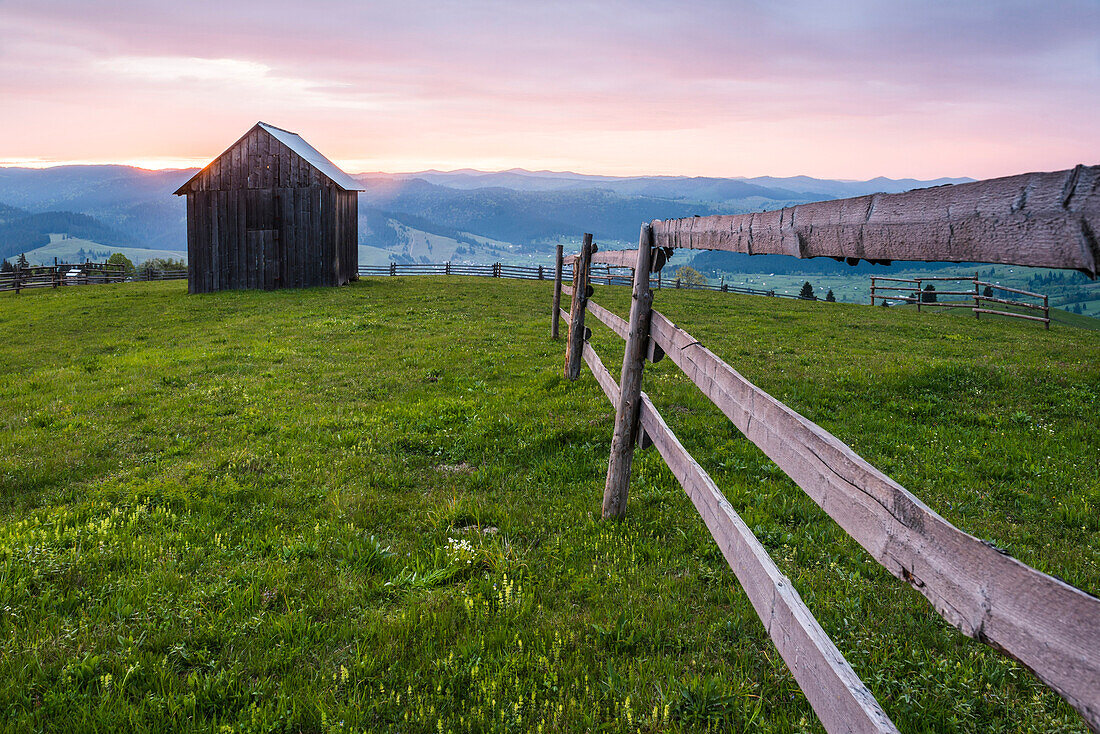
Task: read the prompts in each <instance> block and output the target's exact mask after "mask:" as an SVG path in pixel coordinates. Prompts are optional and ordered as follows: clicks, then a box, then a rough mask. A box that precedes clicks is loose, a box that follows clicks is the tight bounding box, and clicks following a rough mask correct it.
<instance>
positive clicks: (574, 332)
mask: <svg viewBox="0 0 1100 734" xmlns="http://www.w3.org/2000/svg"><path fill="white" fill-rule="evenodd" d="M595 250H596V247H595V245H593V244H592V235H591V234H589V233H588V232H585V233H584V240H583V241H582V242H581V251H580V254H579V255H578V256H577V258H576V259H575V260H573V300H572V302H571V303H570V305H569V341H568V342H567V343H566V345H565V377H566V379H569V380H576V379H577V378H578V377H580V375H581V357H582V355H583V353H584V340H585V331H586V329H585V328H584V310H585V309H586V308H587V307H588V296H589V292H588V291H589V288H590V287H591V286H589V284H588V280H589V278H588V276H589V265H590V264H591V263H592V253H593V252H594V251H595Z"/></svg>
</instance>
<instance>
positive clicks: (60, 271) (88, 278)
mask: <svg viewBox="0 0 1100 734" xmlns="http://www.w3.org/2000/svg"><path fill="white" fill-rule="evenodd" d="M185 277H186V276H185ZM124 278H125V276H124V274H123V270H122V266H121V265H108V264H106V263H79V264H64V263H58V264H55V265H36V266H32V267H29V268H16V269H15V270H9V271H7V272H2V273H0V291H15V292H16V293H18V292H20V291H22V290H26V289H30V288H57V287H59V286H67V285H91V284H100V283H119V282H121V281H122V280H124Z"/></svg>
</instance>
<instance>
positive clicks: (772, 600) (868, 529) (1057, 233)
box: [551, 166, 1100, 732]
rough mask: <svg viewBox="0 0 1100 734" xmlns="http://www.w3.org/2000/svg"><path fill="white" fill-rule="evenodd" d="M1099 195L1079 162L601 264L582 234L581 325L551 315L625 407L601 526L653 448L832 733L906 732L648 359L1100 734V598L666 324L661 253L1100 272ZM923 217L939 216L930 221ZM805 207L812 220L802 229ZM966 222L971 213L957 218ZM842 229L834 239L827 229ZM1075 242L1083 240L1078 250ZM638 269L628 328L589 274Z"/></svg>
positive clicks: (619, 508)
mask: <svg viewBox="0 0 1100 734" xmlns="http://www.w3.org/2000/svg"><path fill="white" fill-rule="evenodd" d="M1098 183H1100V167H1091V168H1085V167H1082V166H1079V167H1078V168H1077V169H1074V170H1073V171H1063V172H1059V173H1057V174H1027V175H1025V176H1018V177H1012V178H1008V179H998V180H994V181H981V182H977V183H974V184H963V185H959V186H945V187H937V188H935V189H929V190H921V191H913V192H908V193H905V194H896V195H878V196H875V197H859V198H857V199H849V200H840V201H831V202H822V203H821V204H808V205H801V206H797V207H791V208H789V209H784V210H781V211H779V212H766V213H762V214H759V215H738V216H737V217H725V216H720V217H697V218H691V219H682V220H673V221H660V220H658V221H654V222H653V223H652V224H651V225H644V226H643V227H642V232H641V237H640V241H639V247H638V249H637V250H635V251H627V252H624V251H617V252H611V253H599V252H598V248H597V247H596V246H595V245H594V244H593V243H592V237H591V235H585V237H584V240H583V244H582V246H581V250H580V252H579V253H578V254H577V255H576V256H575V258H574V261H573V262H574V268H573V274H572V286H565V285H563V283H562V278H557V279H556V280H555V285H554V300H555V306H556V304H557V303H559V301H560V295H561V294H562V293H565V294H567V295H569V296H570V297H571V302H570V308H569V311H568V312H567V311H565V310H564V309H561V308H556V310H555V311H554V312H553V314H552V318H551V322H552V323H551V333H552V334H557V331H558V322H559V320H565V322H566V323H567V324H568V326H569V334H568V338H567V342H566V355H565V375H566V377H567V378H569V379H576V378H577V377H578V376H579V374H580V369H581V367H580V365H581V362H582V361H583V362H584V363H586V364H587V365H588V367H589V369H590V370H591V371H592V374H593V375H594V376H595V378H596V381H597V382H598V383H599V385H600V387H601V388H602V390H603V392H604V393H605V394H606V395H607V397H608V399H609V400H610V401H611V402H612V404H613V405H614V406H615V424H614V430H613V434H612V440H611V454H610V457H609V460H608V469H607V476H606V481H605V485H604V497H603V516H604V517H605V518H620V517H622V516H623V515H624V514H625V512H626V504H627V496H628V489H629V482H630V468H631V463H632V458H633V452H634V448H635V446H641V447H643V448H644V447H645V446H647V445H652V446H655V447H656V448H657V451H658V452H659V453H660V455H661V457H662V458H663V459H664V460H665V463H666V464H667V465H668V467H669V469H670V470H671V471H672V473H673V474H674V475H675V476H676V478H677V480H678V481H679V482H680V484H681V486H682V487H683V488H684V491H685V492H686V493H687V495H688V496H689V497H690V498H691V501H692V502H693V504H694V505H695V507H696V509H697V510H698V512H699V514H700V515H701V516H702V518H703V521H704V522H705V523H706V526H707V528H708V529H709V530H710V532H711V535H712V536H713V537H714V539H715V541H716V542H717V543H718V545H719V547H720V549H721V551H722V553H723V555H724V556H725V558H726V560H727V561H728V563H729V565H730V567H731V568H732V569H733V571H734V573H735V574H736V576H737V578H738V580H739V581H740V582H741V585H742V587H743V588H744V590H745V593H746V595H747V596H748V598H749V600H750V602H751V603H752V605H753V608H754V609H755V610H756V612H757V614H758V615H759V616H760V619H761V621H763V623H764V626H765V628H766V629H767V631H768V634H769V636H770V637H771V639H772V641H773V642H774V643H775V646H776V648H777V649H778V651H779V653H780V655H781V656H782V657H783V660H784V661H785V662H786V664H787V666H788V668H789V669H790V671H791V673H792V674H793V676H794V678H795V680H796V681H797V682H798V685H799V686H800V687H801V689H802V691H803V693H804V694H805V695H806V698H807V700H808V701H809V702H810V705H811V706H812V707H813V709H814V711H815V712H816V713H817V715H818V717H819V718H820V720H821V722H822V724H823V725H824V726H825V729H826V730H828V731H830V732H853V731H854V732H893V731H896V727H895V726H894V724H893V723H892V722H891V720H890V718H889V717H888V716H887V714H886V712H885V711H884V710H883V709H882V707H881V706H880V705H879V703H878V702H877V701H876V700H875V698H874V696H873V695H872V694H871V692H870V690H869V689H868V688H867V687H866V686H865V685H864V684H863V682H862V681H860V679H859V678H858V676H857V675H856V674H855V672H854V671H853V670H852V668H851V666H850V665H849V664H848V662H847V661H846V660H845V659H844V656H843V655H842V654H841V652H840V651H839V650H838V649H837V647H836V646H835V645H834V644H833V642H832V641H831V640H830V639H829V637H828V635H827V634H826V633H825V632H824V630H823V629H822V628H821V626H820V624H818V622H817V620H816V619H814V617H813V615H812V614H811V612H810V611H809V609H808V608H807V607H806V605H805V604H804V603H803V601H802V599H801V598H800V597H799V595H798V592H797V591H796V590H795V589H794V587H793V586H792V585H791V582H790V580H789V579H787V578H785V577H784V576H783V575H782V574H781V573H780V571H779V569H778V568H777V567H776V565H775V563H774V561H772V559H771V558H770V556H769V555H768V553H767V551H766V550H765V549H764V547H763V545H762V544H761V543H760V541H759V540H758V539H757V538H756V537H754V535H753V534H752V532H751V530H749V528H748V526H747V525H746V524H745V522H744V521H743V520H742V519H741V518H740V516H738V514H737V512H736V511H735V510H734V509H733V507H732V505H730V503H729V502H728V501H727V500H726V499H725V497H724V496H723V495H722V493H721V490H719V488H718V487H717V485H716V484H715V483H714V481H713V480H712V479H711V477H710V476H709V475H708V474H707V473H706V471H704V470H703V468H702V467H701V466H700V465H699V463H698V462H696V461H695V460H694V459H693V458H692V457H691V455H690V454H689V453H688V452H687V450H686V449H685V448H684V447H683V445H682V444H681V443H680V442H679V440H678V439H677V438H676V436H675V434H674V433H673V432H672V431H671V430H670V429H669V427H668V425H667V424H666V423H665V422H664V420H663V418H662V417H661V415H660V413H659V412H658V411H657V409H656V407H655V406H654V404H653V402H652V401H651V400H650V399H649V397H648V396H647V395H646V394H645V393H644V392H642V391H641V380H642V372H643V366H644V363H645V362H646V361H650V362H656V361H658V360H660V359H661V358H663V357H664V356H665V355H667V356H668V357H669V359H671V360H672V362H673V363H674V364H676V365H677V366H678V367H679V368H680V369H681V370H682V371H683V372H684V374H685V375H687V377H688V378H690V379H691V380H692V381H693V382H694V383H695V384H696V386H698V387H699V389H700V390H701V391H702V392H703V394H704V395H705V396H706V397H707V398H708V399H710V400H711V401H712V402H713V403H714V404H715V405H716V406H717V407H718V408H719V409H720V410H721V411H722V413H723V414H724V415H725V416H726V417H727V418H728V419H729V420H730V421H731V422H732V423H733V424H734V425H735V426H736V427H737V428H738V429H739V430H740V431H742V432H743V433H744V434H745V436H746V437H747V438H748V439H749V440H750V441H752V442H753V443H754V444H755V445H756V446H758V447H759V448H760V449H761V450H762V451H763V452H764V453H765V454H766V455H767V456H768V457H769V458H770V459H771V460H772V461H774V462H775V463H776V464H777V465H778V466H779V467H780V468H781V469H782V470H783V471H784V472H785V473H786V474H787V475H788V476H789V477H790V478H791V479H793V480H794V482H795V483H796V484H797V485H798V486H799V487H800V488H801V489H802V490H803V491H804V492H806V494H807V495H808V496H809V497H810V498H811V499H813V500H814V502H816V503H817V504H818V505H819V506H820V507H821V509H822V510H824V511H825V512H826V513H827V514H828V515H829V516H830V517H832V518H833V519H834V520H835V521H836V522H837V524H839V525H840V526H841V528H843V529H844V531H845V532H847V533H848V534H849V535H850V536H852V538H853V539H854V540H856V541H857V542H858V543H859V544H860V545H861V546H863V548H865V549H866V550H867V552H868V553H870V555H871V556H872V557H873V558H875V559H876V560H877V561H878V562H879V563H881V564H882V566H883V567H884V568H886V569H887V570H888V571H889V572H890V573H891V574H893V575H894V576H896V577H897V578H898V579H901V580H903V581H905V582H907V583H909V584H910V585H911V586H912V587H913V588H914V589H916V590H917V591H919V592H920V593H921V594H923V595H924V596H925V598H927V599H928V601H929V602H930V603H931V604H932V606H933V608H934V609H935V610H936V611H937V612H938V613H939V614H940V615H941V616H942V617H943V618H944V619H945V620H946V621H947V622H949V623H951V624H952V625H954V626H955V627H956V628H958V629H959V630H960V631H961V632H963V634H965V635H967V636H969V637H971V638H973V639H976V640H979V641H981V642H984V643H986V644H988V645H990V646H991V647H993V648H994V649H997V650H999V651H1001V652H1002V653H1004V654H1006V655H1008V656H1010V657H1012V658H1014V659H1016V660H1018V661H1020V662H1021V663H1022V664H1023V665H1025V666H1026V667H1027V668H1028V669H1030V670H1031V671H1033V672H1034V673H1035V675H1036V676H1037V677H1038V678H1039V679H1040V680H1041V681H1043V682H1044V683H1045V684H1046V685H1047V686H1049V687H1050V688H1051V689H1053V690H1054V691H1056V692H1057V693H1058V694H1059V695H1061V696H1062V697H1063V698H1064V699H1065V700H1066V701H1067V702H1068V703H1069V704H1070V705H1071V706H1073V708H1074V709H1076V710H1077V711H1078V713H1080V715H1081V716H1082V718H1083V719H1084V721H1085V722H1086V724H1087V725H1088V726H1089V728H1090V729H1092V730H1093V731H1098V732H1100V600H1098V599H1097V598H1096V597H1093V596H1090V595H1089V594H1086V593H1085V592H1083V591H1081V590H1079V589H1076V588H1074V587H1072V586H1070V585H1068V584H1066V583H1064V582H1062V581H1060V580H1059V579H1056V578H1054V577H1052V576H1049V575H1047V574H1044V573H1041V572H1039V571H1037V570H1035V569H1033V568H1031V567H1029V566H1027V565H1025V564H1023V563H1021V562H1019V561H1017V560H1016V559H1014V558H1012V557H1010V556H1009V555H1007V554H1005V553H1004V552H1003V551H1001V550H999V549H997V548H995V547H993V546H991V545H990V544H988V543H986V542H984V541H982V540H980V539H978V538H976V537H974V536H972V535H969V534H967V533H965V532H963V531H962V530H959V529H958V528H956V527H955V526H953V525H951V523H949V522H947V521H946V520H945V519H944V518H942V517H940V516H939V515H938V514H936V513H935V512H934V511H933V510H932V509H931V508H929V507H928V506H927V505H925V504H924V503H923V502H921V501H920V499H918V498H917V497H916V496H915V495H913V494H912V493H911V492H909V491H908V490H906V489H905V488H904V487H902V486H901V485H899V484H898V483H897V482H895V481H894V480H892V479H890V478H889V477H888V476H886V475H885V474H883V473H882V472H880V471H879V470H878V469H876V468H874V467H873V466H871V464H869V463H868V462H867V461H865V460H864V459H863V458H862V457H860V456H859V455H858V454H856V453H855V452H854V451H853V450H852V449H851V448H849V447H848V446H846V445H845V444H844V443H843V442H842V441H840V440H839V439H838V438H836V437H835V436H833V435H831V434H830V433H829V432H828V431H825V430H824V429H823V428H821V427H820V426H818V425H816V424H814V423H813V422H811V421H810V420H808V419H807V418H805V417H803V416H801V415H799V414H798V413H797V412H795V411H794V410H792V409H791V408H789V407H787V406H786V405H784V404H783V403H781V402H780V401H778V400H776V399H775V398H773V397H772V396H770V395H768V394H767V393H766V392H764V391H763V390H761V389H760V388H759V387H757V386H756V385H753V384H752V383H751V382H749V381H748V380H746V379H745V378H744V377H743V376H742V375H740V374H739V373H738V372H737V371H736V370H734V369H733V368H732V367H730V366H729V365H728V364H726V363H725V362H723V361H722V360H721V359H719V358H718V357H717V356H716V355H714V354H713V353H712V352H711V351H709V350H708V349H707V348H706V347H704V346H703V345H702V344H701V343H699V341H698V340H696V339H694V338H693V337H692V336H691V335H690V334H688V333H687V332H686V331H684V330H683V329H681V328H679V327H678V326H676V325H675V324H673V323H672V322H671V321H670V320H669V319H668V318H666V317H665V316H664V315H663V314H661V313H660V312H658V311H655V310H653V308H652V299H653V294H652V290H651V279H650V273H651V271H652V270H654V269H657V270H659V269H660V266H661V264H662V263H663V261H664V260H665V259H666V258H667V254H668V253H667V252H662V249H663V248H669V247H696V248H707V247H715V248H716V249H733V250H736V251H741V252H746V251H747V252H749V253H750V254H751V253H753V252H775V251H777V250H782V251H783V253H784V254H794V255H801V256H806V257H812V256H817V255H829V256H839V257H844V258H851V259H853V260H854V259H857V258H860V257H868V256H870V257H873V258H875V259H876V260H891V259H906V260H953V261H964V262H1002V263H1009V264H1016V265H1045V266H1048V267H1063V268H1076V269H1079V270H1083V271H1085V272H1088V273H1089V274H1090V275H1095V273H1096V264H1097V258H1100V246H1097V243H1096V238H1095V237H1094V236H1093V234H1092V233H1094V232H1098V231H1100V186H1097V184H1098ZM1021 187H1022V188H1021ZM926 205H927V206H929V207H932V208H931V209H930V210H928V211H925V210H924V209H923V208H922V207H924V206H926ZM807 211H808V212H809V214H811V215H812V216H803V213H805V212H807ZM957 211H960V212H968V214H965V215H963V216H962V218H961V219H960V217H959V216H958V215H955V217H954V219H951V220H950V221H948V220H949V219H950V214H951V212H957ZM899 212H901V213H905V217H903V220H904V221H900V222H899V221H898V220H897V216H896V215H897V213H899ZM969 212H972V213H974V214H981V215H982V216H979V217H975V216H972V215H971V214H970V213H969ZM1021 212H1023V214H1021ZM857 215H858V216H857ZM876 217H877V218H882V217H885V218H886V219H887V220H889V222H891V223H892V224H893V226H890V227H886V226H880V225H881V222H877V221H876ZM807 220H808V221H807ZM796 221H797V224H796ZM906 221H908V222H909V224H906ZM830 222H831V223H832V224H831V225H830V224H829V223H830ZM830 226H832V230H831V233H830V232H823V230H827V229H828V227H830ZM811 230H812V231H811ZM1013 232H1014V233H1015V234H1012V233H1013ZM1038 235H1042V236H1038ZM1062 235H1065V236H1072V237H1073V238H1075V239H1072V241H1071V242H1069V243H1068V244H1067V243H1066V242H1065V241H1063V240H1062V239H1060V237H1061V236H1062ZM849 237H850V238H851V239H846V238H849ZM1082 244H1083V245H1084V246H1085V249H1082V247H1081V245H1082ZM738 248H741V249H738ZM630 259H633V266H634V273H635V277H634V281H633V297H632V301H631V307H630V316H629V319H623V318H621V317H620V316H618V315H616V314H614V313H612V312H610V311H608V310H607V309H605V308H603V307H601V306H599V305H598V304H596V303H594V302H592V301H591V300H590V299H591V297H592V296H593V290H592V287H591V282H592V281H591V277H592V275H591V267H592V264H593V263H594V262H605V263H613V264H618V265H623V264H625V263H626V262H628V261H629V260H630ZM559 262H560V255H559ZM586 313H590V314H592V315H593V316H594V317H595V318H596V319H597V320H598V321H600V322H601V323H603V324H604V325H606V326H607V327H608V328H610V329H611V330H612V331H613V332H614V333H615V334H617V335H618V336H619V337H621V338H623V339H624V340H625V342H626V344H625V349H624V352H623V362H622V369H621V372H620V378H619V381H618V383H616V381H615V379H614V377H613V376H612V375H611V373H610V372H609V371H608V370H607V368H605V367H604V365H603V364H602V362H601V361H600V359H599V356H598V355H597V354H596V353H595V351H593V349H592V347H591V346H590V345H589V344H588V341H587V339H588V335H590V333H591V332H590V330H589V329H587V328H586V327H585V315H586Z"/></svg>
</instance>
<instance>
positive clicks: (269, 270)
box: [176, 122, 363, 293]
mask: <svg viewBox="0 0 1100 734" xmlns="http://www.w3.org/2000/svg"><path fill="white" fill-rule="evenodd" d="M362 190H363V187H362V186H361V185H360V184H359V183H358V182H357V181H356V180H355V179H353V178H352V177H351V176H349V175H348V174H346V173H344V172H343V171H341V170H340V169H339V168H337V167H336V165H335V164H334V163H333V162H332V161H330V160H329V159H328V158H325V157H324V156H323V155H321V154H320V153H319V152H318V151H317V150H316V149H315V148H314V147H313V146H312V145H310V144H309V143H307V142H306V141H305V140H302V138H300V137H299V136H298V135H296V134H295V133H292V132H288V131H286V130H282V129H280V128H277V127H275V126H273V125H268V124H266V123H263V122H258V123H256V125H255V126H254V127H253V128H252V129H251V130H249V131H248V132H247V133H245V134H244V137H242V138H241V139H240V140H238V141H237V142H236V143H234V144H233V145H231V146H230V147H229V149H228V150H226V151H225V152H224V153H222V154H221V155H220V156H218V157H217V158H215V159H214V160H213V161H212V162H211V163H210V165H208V166H207V167H206V168H204V169H202V170H201V171H199V172H198V173H196V174H195V175H194V176H193V177H192V178H191V179H190V180H189V181H188V182H187V183H185V184H184V185H183V186H181V187H180V188H179V190H178V191H176V195H177V196H179V195H185V196H186V197H187V289H188V291H189V292H190V293H209V292H211V291H220V290H226V289H231V288H264V289H267V290H271V289H274V288H302V287H305V286H317V285H330V286H337V285H344V284H345V283H347V282H348V281H352V280H356V279H357V270H358V267H359V257H358V255H359V249H358V239H359V228H358V216H359V206H358V198H357V196H358V192H359V191H362Z"/></svg>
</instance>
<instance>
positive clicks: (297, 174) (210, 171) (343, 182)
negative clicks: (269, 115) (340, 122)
mask: <svg viewBox="0 0 1100 734" xmlns="http://www.w3.org/2000/svg"><path fill="white" fill-rule="evenodd" d="M326 180H327V181H328V182H331V183H332V184H333V185H335V186H336V187H338V188H340V189H342V190H343V191H363V190H364V188H363V185H362V184H360V183H359V182H358V181H356V180H355V179H353V178H352V177H351V176H349V175H348V174H346V173H344V172H343V171H341V170H340V168H339V167H338V166H337V165H336V164H335V163H333V162H332V161H330V160H329V159H328V158H326V157H325V156H324V155H322V154H321V153H320V151H318V150H317V149H316V148H314V147H313V146H312V145H310V144H309V143H307V142H306V141H305V140H303V139H302V137H301V136H300V135H298V134H297V133H292V132H290V131H289V130H283V129H282V128H279V127H275V126H274V125H268V124H267V123H266V122H257V123H256V124H255V125H254V126H253V127H252V129H251V130H249V131H248V132H247V133H245V134H244V135H243V136H241V138H240V140H238V141H237V142H235V143H233V145H231V146H229V148H227V149H226V150H225V152H223V153H222V154H221V155H219V156H218V157H217V158H215V159H214V160H213V161H211V162H210V163H209V164H208V165H207V166H206V167H205V168H203V169H202V170H201V171H199V172H198V173H196V174H195V175H194V176H192V177H191V178H190V179H188V180H187V183H185V184H183V186H180V187H179V189H177V190H176V192H175V193H176V195H177V196H180V195H183V194H187V193H188V192H191V191H229V190H232V189H265V188H294V187H299V186H309V185H311V184H323V183H324V182H325V181H326Z"/></svg>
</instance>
